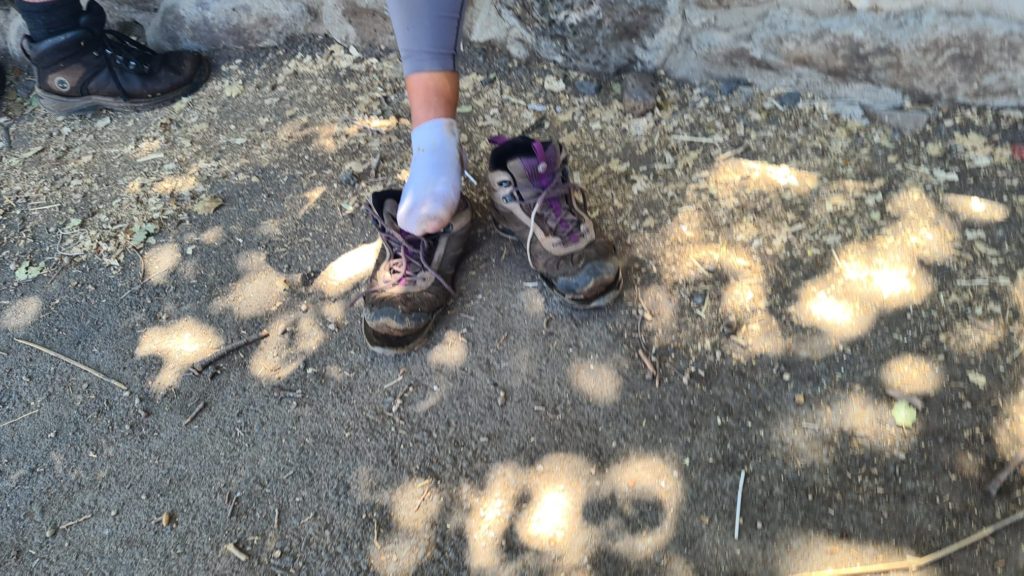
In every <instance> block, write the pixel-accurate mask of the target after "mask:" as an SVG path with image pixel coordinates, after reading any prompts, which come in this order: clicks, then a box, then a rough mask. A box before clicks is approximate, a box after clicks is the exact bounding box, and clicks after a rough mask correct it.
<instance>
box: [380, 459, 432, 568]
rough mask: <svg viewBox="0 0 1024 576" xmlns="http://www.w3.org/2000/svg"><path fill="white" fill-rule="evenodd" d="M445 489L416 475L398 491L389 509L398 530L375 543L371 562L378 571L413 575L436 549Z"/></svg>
mask: <svg viewBox="0 0 1024 576" xmlns="http://www.w3.org/2000/svg"><path fill="white" fill-rule="evenodd" d="M442 504H443V499H442V497H441V492H440V491H439V490H438V489H437V487H436V486H435V485H434V481H433V480H431V479H429V478H413V479H412V480H409V481H407V482H405V483H403V484H402V485H401V486H399V487H398V489H397V490H395V492H394V494H392V496H391V501H390V506H389V511H390V514H391V522H392V523H393V524H394V531H393V532H391V533H390V534H389V535H388V536H387V537H385V539H384V540H383V541H382V542H378V541H376V540H375V542H374V543H373V544H372V548H371V550H370V565H371V566H373V569H374V570H376V571H377V573H378V574H385V575H389V576H390V575H393V576H399V575H412V574H413V573H415V571H416V568H417V567H418V566H419V565H420V564H421V563H422V562H423V561H424V560H426V559H427V558H428V557H429V556H430V554H431V553H432V552H433V550H434V528H435V525H436V524H437V520H438V517H439V516H440V513H441V508H442Z"/></svg>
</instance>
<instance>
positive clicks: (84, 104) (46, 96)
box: [35, 88, 98, 116]
mask: <svg viewBox="0 0 1024 576" xmlns="http://www.w3.org/2000/svg"><path fill="white" fill-rule="evenodd" d="M35 95H36V98H38V99H39V105H40V106H42V107H43V109H44V110H46V111H47V112H49V113H51V114H56V115H57V116H70V115H71V114H82V113H85V112H91V111H93V110H95V109H97V108H98V106H97V105H96V104H95V103H93V102H90V101H89V99H88V98H67V97H64V96H57V95H55V94H50V93H48V92H44V91H42V90H39V89H38V88H37V89H36V91H35Z"/></svg>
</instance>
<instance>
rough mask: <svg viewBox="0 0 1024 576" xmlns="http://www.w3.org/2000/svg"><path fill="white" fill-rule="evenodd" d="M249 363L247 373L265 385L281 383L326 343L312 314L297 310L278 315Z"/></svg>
mask: <svg viewBox="0 0 1024 576" xmlns="http://www.w3.org/2000/svg"><path fill="white" fill-rule="evenodd" d="M267 332H268V333H269V334H270V336H268V337H267V338H265V339H264V340H263V341H261V342H260V345H259V347H258V348H256V352H254V353H253V355H252V360H251V361H250V362H249V373H250V374H252V375H253V376H255V377H256V378H258V379H260V380H262V381H264V382H277V381H280V380H284V379H285V378H287V377H288V376H290V375H291V374H292V373H293V372H295V371H296V370H298V369H299V367H300V366H302V363H303V362H305V360H306V358H309V356H310V355H311V354H312V353H313V352H316V350H317V349H318V348H320V345H321V344H323V343H324V341H325V340H326V339H327V333H326V332H325V331H324V329H323V328H321V327H320V324H319V322H318V320H317V317H316V315H315V314H309V313H304V312H301V311H298V310H292V311H288V312H284V313H282V314H280V315H278V316H277V317H276V318H274V320H273V321H272V322H271V323H270V326H269V327H268V328H267Z"/></svg>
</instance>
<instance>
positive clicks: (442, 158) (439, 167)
mask: <svg viewBox="0 0 1024 576" xmlns="http://www.w3.org/2000/svg"><path fill="white" fill-rule="evenodd" d="M459 154H460V153H459V127H458V124H456V122H455V120H453V119H451V118H435V119H434V120H430V121H428V122H424V123H423V124H420V125H419V126H417V127H416V128H415V129H413V131H412V164H411V165H410V166H409V179H408V180H407V181H406V182H405V187H404V188H403V189H402V201H401V202H399V204H398V226H399V227H401V228H402V230H405V231H406V232H410V233H412V234H416V235H417V236H423V235H425V234H433V233H434V232H440V231H441V230H442V229H443V228H444V227H445V226H447V225H448V223H449V222H451V219H452V217H453V216H454V215H455V211H456V209H458V207H459V196H460V193H459V187H460V185H461V184H462V180H461V179H462V160H461V157H460V155H459Z"/></svg>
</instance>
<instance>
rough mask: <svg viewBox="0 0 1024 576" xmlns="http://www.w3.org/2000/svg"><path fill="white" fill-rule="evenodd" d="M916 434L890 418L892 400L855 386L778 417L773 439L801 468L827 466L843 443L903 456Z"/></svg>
mask: <svg viewBox="0 0 1024 576" xmlns="http://www.w3.org/2000/svg"><path fill="white" fill-rule="evenodd" d="M915 435H916V428H915V429H910V430H903V429H901V428H899V427H898V426H897V425H896V423H895V422H894V421H893V418H892V403H891V401H889V400H888V399H884V400H882V399H878V398H874V397H871V396H868V395H867V394H865V393H864V392H863V391H862V390H860V389H855V390H853V391H851V392H847V393H844V394H841V395H839V396H838V397H836V398H833V399H832V400H831V401H830V402H829V403H827V404H822V405H820V406H815V407H813V408H811V409H807V408H804V409H801V410H799V411H797V412H795V413H793V414H792V415H791V416H789V417H787V418H784V419H782V420H780V422H779V424H778V426H777V428H776V429H775V431H774V438H773V442H774V445H775V448H776V450H777V451H779V452H780V453H781V454H782V455H783V456H785V457H786V460H787V461H788V462H789V463H791V464H792V465H794V466H795V467H797V468H803V467H806V466H811V465H814V466H824V465H828V464H829V463H831V461H832V457H833V453H834V452H835V451H836V449H837V447H839V446H842V445H849V446H851V447H853V448H854V449H855V450H865V449H867V450H872V451H876V452H881V453H886V454H890V455H902V454H905V453H906V451H907V450H908V449H909V447H910V445H911V443H912V441H913V439H914V437H915Z"/></svg>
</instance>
